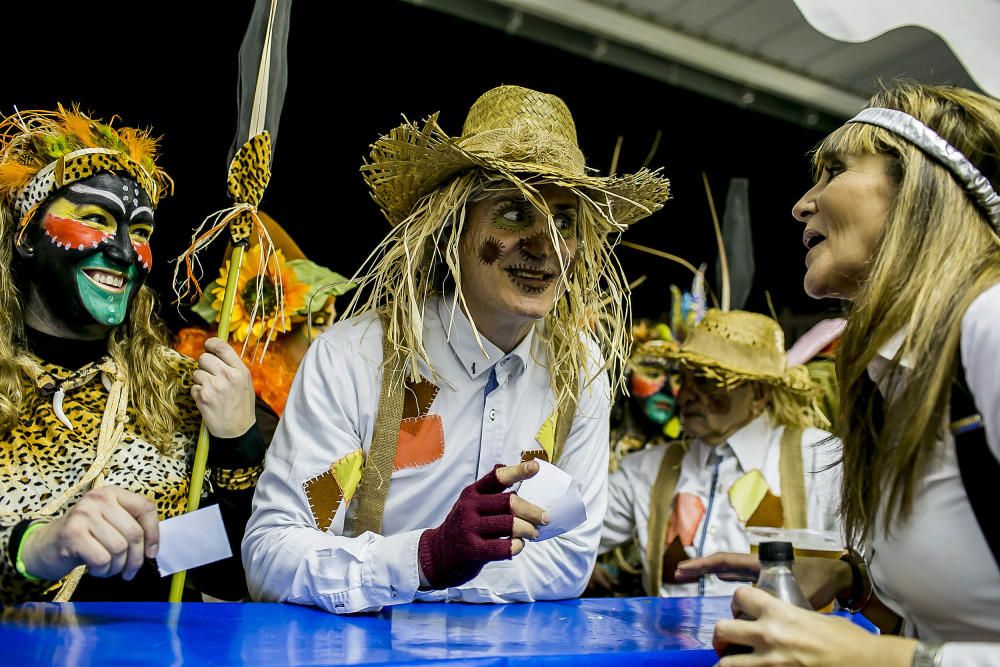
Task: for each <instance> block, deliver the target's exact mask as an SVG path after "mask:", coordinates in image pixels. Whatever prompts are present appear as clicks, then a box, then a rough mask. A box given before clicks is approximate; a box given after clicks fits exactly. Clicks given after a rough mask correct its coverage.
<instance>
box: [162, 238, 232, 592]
mask: <svg viewBox="0 0 1000 667" xmlns="http://www.w3.org/2000/svg"><path fill="white" fill-rule="evenodd" d="M245 247H246V246H245V244H242V243H240V244H237V245H235V246H234V247H233V254H232V256H231V257H230V258H229V273H228V274H227V275H226V291H225V294H224V295H223V297H222V311H221V312H220V313H219V329H218V332H217V333H216V335H217V336H218V337H219V338H221V339H222V340H223V341H228V340H229V324H230V320H231V318H232V314H233V301H234V300H235V298H236V284H237V283H238V282H239V277H240V267H241V266H242V264H243V250H244V248H245ZM207 463H208V428H207V427H206V426H205V420H204V419H202V420H201V429H200V430H199V431H198V446H197V448H196V449H195V451H194V466H193V467H192V468H191V485H190V487H189V488H188V504H187V511H188V512H193V511H195V510H196V509H198V504H199V503H200V502H201V489H202V484H203V483H204V481H205V467H206V465H207ZM186 574H187V571H186V570H181V571H180V572H175V573H174V576H173V577H172V578H171V580H170V598H169V599H170V601H171V602H180V601H181V599H182V597H183V595H184V580H185V575H186Z"/></svg>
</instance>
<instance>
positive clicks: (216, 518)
mask: <svg viewBox="0 0 1000 667" xmlns="http://www.w3.org/2000/svg"><path fill="white" fill-rule="evenodd" d="M232 555H233V552H232V549H230V548H229V539H228V538H227V537H226V526H225V525H224V524H223V523H222V513H221V512H219V506H218V505H209V506H208V507H204V508H202V509H200V510H195V511H194V512H188V513H187V514H182V515H180V516H176V517H174V518H172V519H166V520H165V521H161V522H160V549H159V551H158V552H157V554H156V566H157V568H158V569H159V571H160V576H161V577H165V576H167V575H169V574H173V573H174V572H180V571H181V570H190V569H192V568H195V567H198V566H199V565H205V564H206V563H213V562H215V561H217V560H222V559H223V558H229V557H230V556H232Z"/></svg>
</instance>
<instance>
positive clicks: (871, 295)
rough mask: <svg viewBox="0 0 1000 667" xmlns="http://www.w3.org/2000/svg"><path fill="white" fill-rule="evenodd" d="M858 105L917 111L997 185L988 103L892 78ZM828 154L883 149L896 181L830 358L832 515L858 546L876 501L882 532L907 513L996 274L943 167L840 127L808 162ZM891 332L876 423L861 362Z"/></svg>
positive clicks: (888, 136)
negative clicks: (974, 310) (964, 340)
mask: <svg viewBox="0 0 1000 667" xmlns="http://www.w3.org/2000/svg"><path fill="white" fill-rule="evenodd" d="M869 106H872V107H886V108H890V109H898V110H900V111H904V112H906V113H908V114H910V115H911V116H914V117H916V118H917V119H919V120H920V121H921V122H923V123H924V124H926V125H927V126H929V127H930V128H932V129H933V130H934V131H936V132H937V133H938V134H939V135H941V136H942V137H943V138H944V139H945V140H947V141H948V142H949V143H951V145H952V146H954V147H955V148H957V149H958V150H959V151H960V152H961V153H963V154H964V155H965V156H966V157H967V158H968V159H969V160H970V161H971V162H972V163H973V164H975V165H976V166H977V167H978V168H979V170H980V171H981V172H982V173H983V175H984V176H986V177H987V178H989V179H990V181H991V182H992V183H993V187H994V188H997V187H998V186H1000V161H998V153H997V151H998V147H1000V103H998V102H997V101H996V100H994V99H992V98H989V97H987V96H985V95H981V94H978V93H974V92H972V91H968V90H964V89H961V88H954V87H944V86H941V87H939V86H923V85H919V84H913V83H905V82H900V83H896V84H894V85H892V86H891V87H888V88H885V89H884V90H882V91H880V92H878V93H877V94H876V95H874V96H873V97H872V99H871V100H870V102H869ZM831 153H840V154H846V155H859V154H880V155H885V156H887V157H888V158H889V160H890V167H889V174H890V176H892V177H893V178H894V180H896V181H897V185H898V190H897V194H896V196H895V200H894V202H893V203H892V205H891V207H890V211H889V213H888V217H887V220H886V222H885V225H884V227H883V230H882V233H881V237H880V239H879V241H878V243H877V249H876V251H875V253H874V256H873V258H872V263H871V272H870V274H869V275H868V277H867V279H866V280H865V281H864V283H863V284H862V285H861V286H860V288H859V291H858V293H857V295H856V297H855V299H854V303H853V305H852V307H851V311H850V315H849V317H848V324H847V328H846V329H845V331H844V335H843V338H842V340H841V346H840V351H839V352H838V359H837V376H838V380H839V382H840V402H841V413H840V418H839V420H838V423H837V426H836V432H837V435H838V436H840V438H841V440H842V441H843V443H844V454H843V466H844V467H843V487H842V493H841V512H842V515H843V518H844V524H845V529H846V531H847V536H848V539H849V540H851V542H852V543H854V544H857V543H860V542H861V541H862V540H863V539H864V538H866V537H867V536H868V535H870V534H871V531H872V530H873V529H874V528H875V522H876V517H877V516H878V514H879V512H880V511H882V508H883V506H884V513H883V515H882V516H883V522H884V524H883V531H884V532H885V533H887V534H888V533H889V532H890V529H891V526H892V524H893V523H894V522H896V521H898V520H906V519H907V518H908V517H909V514H910V512H911V511H912V506H913V498H914V490H915V488H916V486H917V484H918V482H919V480H921V479H922V478H923V477H924V474H925V473H926V470H927V466H928V463H929V461H930V460H931V457H932V456H933V455H934V454H935V449H936V445H937V443H938V442H939V440H940V438H941V436H942V428H944V427H945V420H946V416H947V415H948V410H949V400H950V395H951V387H952V381H953V378H954V376H955V371H956V363H957V361H958V353H959V342H960V337H961V321H962V316H963V314H964V313H965V311H966V309H967V308H968V307H969V304H970V303H971V302H972V301H973V300H974V299H975V298H976V297H977V296H978V295H979V294H980V293H982V292H983V290H985V289H986V288H987V287H989V286H991V285H993V284H995V283H997V282H998V281H1000V239H998V237H997V235H996V234H995V233H994V232H993V231H992V230H991V228H990V226H989V222H988V218H987V217H986V215H985V214H984V212H983V210H982V209H981V208H979V207H978V206H977V204H976V203H975V202H974V201H973V200H972V199H971V198H970V197H969V196H968V195H967V194H966V192H965V191H964V189H963V186H962V185H961V184H960V183H959V182H958V181H956V179H955V178H954V177H953V176H952V175H951V173H950V172H949V171H947V170H946V169H945V168H944V167H942V166H941V165H940V164H938V163H937V162H935V160H934V159H933V158H931V157H930V156H928V155H927V154H925V153H924V152H923V151H921V150H920V149H919V148H917V147H916V146H914V145H913V144H911V143H909V142H908V141H906V140H905V139H903V138H901V137H899V136H897V135H896V134H894V133H892V132H890V131H888V130H885V129H882V128H880V127H875V126H872V125H867V124H861V123H852V124H847V125H844V126H843V127H841V128H839V129H838V130H836V131H834V132H833V133H832V134H830V135H829V136H828V137H827V138H826V139H825V140H824V141H823V142H822V143H821V145H820V146H819V147H818V149H817V151H816V154H815V156H814V163H815V165H817V169H818V168H819V167H818V165H819V164H821V163H822V160H823V158H824V156H826V155H828V154H831ZM900 331H905V332H906V339H905V342H904V343H903V346H902V349H901V351H900V353H899V357H898V358H897V360H898V359H912V360H914V367H913V368H912V369H909V368H907V369H905V370H904V369H901V368H900V367H899V366H893V368H894V370H893V372H892V374H891V375H890V376H889V378H888V379H887V385H885V386H888V387H893V388H894V389H893V390H892V391H890V392H888V395H887V396H886V400H885V409H884V420H883V422H882V424H881V428H879V426H877V423H878V417H879V416H878V415H874V414H873V407H874V402H873V401H872V400H871V398H872V394H871V389H872V385H871V382H870V380H869V378H868V371H867V367H868V364H869V363H870V362H871V361H872V360H873V358H874V357H875V356H876V354H877V352H878V350H879V349H880V348H882V347H883V346H884V345H885V344H886V343H887V342H888V340H889V339H890V338H892V337H893V336H894V335H895V334H897V333H898V332H900ZM998 353H1000V351H998ZM904 373H905V378H903V377H902V375H903V374H904Z"/></svg>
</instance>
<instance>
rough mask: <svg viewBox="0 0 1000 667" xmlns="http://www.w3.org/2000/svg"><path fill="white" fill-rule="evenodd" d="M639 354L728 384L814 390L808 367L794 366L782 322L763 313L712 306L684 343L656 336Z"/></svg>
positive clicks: (799, 390) (804, 390) (807, 391)
mask: <svg viewBox="0 0 1000 667" xmlns="http://www.w3.org/2000/svg"><path fill="white" fill-rule="evenodd" d="M639 354H640V355H641V356H642V357H643V358H646V359H658V360H661V361H662V362H668V363H669V362H674V363H676V364H677V365H680V366H684V367H686V368H689V369H691V370H693V371H695V372H697V373H700V374H702V375H704V376H706V377H708V378H710V379H712V380H714V381H716V382H718V383H719V384H722V385H724V386H726V387H733V386H736V385H739V384H742V383H744V382H764V383H766V384H769V385H772V386H775V387H783V388H785V389H789V390H791V391H794V392H803V393H811V392H812V391H813V384H812V381H811V380H810V379H809V372H808V371H807V370H806V368H805V366H792V367H789V366H788V363H787V361H786V357H785V335H784V334H783V333H782V331H781V327H780V326H778V323H777V322H775V321H774V320H772V319H771V318H770V317H767V316H765V315H760V314H758V313H750V312H747V311H743V310H731V311H722V310H716V309H714V308H713V309H709V310H708V311H707V312H706V313H705V318H704V319H703V320H702V321H701V322H699V323H698V325H697V326H695V328H694V329H693V330H692V331H691V333H690V334H689V335H688V337H687V339H686V340H685V341H684V342H683V343H681V344H680V345H677V344H676V343H673V342H666V341H650V342H649V343H646V344H644V345H643V346H642V347H641V348H640V350H639Z"/></svg>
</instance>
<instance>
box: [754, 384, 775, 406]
mask: <svg viewBox="0 0 1000 667" xmlns="http://www.w3.org/2000/svg"><path fill="white" fill-rule="evenodd" d="M770 402H771V386H770V385H767V384H764V383H763V382H755V383H754V385H753V407H754V411H755V412H758V413H759V412H762V411H763V410H764V408H766V407H767V404H768V403H770Z"/></svg>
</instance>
